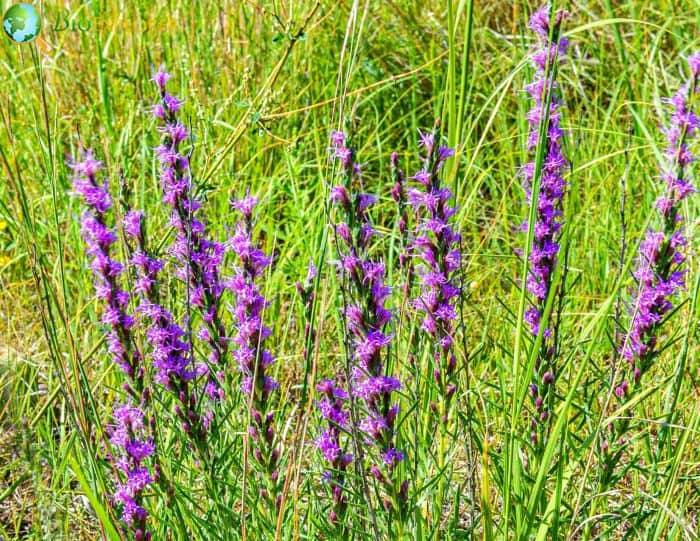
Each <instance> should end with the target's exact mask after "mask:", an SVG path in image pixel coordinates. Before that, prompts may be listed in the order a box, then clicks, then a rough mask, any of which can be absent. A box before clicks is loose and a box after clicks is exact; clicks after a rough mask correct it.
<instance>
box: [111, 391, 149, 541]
mask: <svg viewBox="0 0 700 541" xmlns="http://www.w3.org/2000/svg"><path fill="white" fill-rule="evenodd" d="M108 431H109V435H110V438H109V439H110V442H111V444H112V447H113V451H114V457H115V459H116V464H117V468H118V469H119V470H120V471H121V472H122V474H123V476H124V478H125V479H126V480H125V482H123V483H120V484H118V485H117V487H116V491H115V493H114V495H113V496H112V500H113V501H114V502H115V503H116V504H117V505H120V506H121V509H122V517H121V518H122V521H123V522H124V523H125V524H126V525H127V527H128V528H129V529H130V530H131V531H133V532H138V531H141V532H144V531H145V529H146V519H147V518H148V513H147V512H146V510H145V509H144V508H143V506H142V504H141V502H142V495H143V492H144V490H145V489H146V488H147V487H148V485H150V484H152V483H153V478H152V476H151V474H150V472H149V470H148V467H147V466H146V463H147V459H148V458H149V457H151V456H152V455H153V453H154V451H155V446H154V444H153V439H152V438H150V437H148V436H147V435H146V433H147V430H146V427H145V426H144V413H143V410H142V409H141V408H138V407H134V406H132V405H131V404H124V405H121V406H118V407H117V408H115V410H114V425H112V426H110V427H108Z"/></svg>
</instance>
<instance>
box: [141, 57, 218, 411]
mask: <svg viewBox="0 0 700 541" xmlns="http://www.w3.org/2000/svg"><path fill="white" fill-rule="evenodd" d="M170 78H171V75H170V74H169V73H167V72H166V71H165V70H164V69H163V68H161V69H160V70H159V71H158V72H157V73H156V74H155V76H154V77H153V80H154V81H155V83H156V85H157V87H158V90H159V93H160V102H159V103H157V104H156V105H154V106H153V107H152V109H151V111H152V113H153V115H154V116H155V117H156V118H157V119H159V120H160V121H161V122H162V123H161V125H160V126H159V128H158V130H159V131H160V132H161V134H162V136H163V139H162V142H161V144H160V145H159V146H158V147H157V149H156V154H157V156H158V161H159V162H160V175H159V179H160V182H161V188H162V192H163V202H165V203H166V204H167V205H169V206H170V207H171V208H172V212H171V215H170V225H171V226H172V227H173V228H174V230H175V240H174V241H173V243H172V245H171V247H170V255H172V256H173V257H174V258H175V260H176V261H177V268H176V276H177V277H178V278H179V279H180V280H182V281H183V282H184V283H185V285H186V287H187V303H188V305H190V306H194V307H196V308H198V310H199V312H200V314H201V316H202V320H203V324H202V326H201V327H200V328H199V329H198V330H197V332H196V334H195V335H196V337H197V338H198V339H200V340H201V341H202V342H203V343H204V344H206V346H207V348H208V349H209V351H210V353H209V359H208V360H209V364H208V365H206V364H201V365H200V366H198V367H197V368H196V370H197V372H198V373H200V372H201V373H207V374H208V378H207V384H206V388H205V390H206V393H207V395H208V396H209V398H210V399H211V400H213V401H216V400H218V399H220V398H221V397H222V396H223V389H222V388H221V385H220V383H219V382H220V381H221V380H222V379H223V377H224V373H223V363H224V362H225V360H226V356H227V352H228V341H227V337H226V330H225V326H224V324H223V322H222V321H221V316H220V305H221V295H222V293H223V290H224V287H223V284H222V281H221V278H220V267H221V264H222V261H223V256H224V246H223V244H222V243H220V242H217V241H216V240H212V239H209V238H208V237H207V234H206V219H205V217H204V215H203V213H202V211H201V210H200V209H201V206H202V205H201V202H200V201H199V200H198V199H197V197H196V196H195V194H194V185H193V182H192V176H191V172H190V156H189V155H188V154H186V153H185V152H184V151H183V148H182V147H183V143H184V142H185V141H186V140H187V138H188V137H189V131H188V129H187V127H186V126H185V125H184V124H183V123H182V122H181V121H180V120H179V119H178V116H177V114H178V111H179V110H180V107H181V106H182V101H181V100H180V99H179V98H177V97H175V96H173V95H172V94H170V93H169V92H168V91H167V90H166V85H167V82H168V80H169V79H170ZM212 371H215V373H212ZM206 417H207V422H209V421H210V420H211V417H212V414H211V413H210V412H209V413H207V414H206Z"/></svg>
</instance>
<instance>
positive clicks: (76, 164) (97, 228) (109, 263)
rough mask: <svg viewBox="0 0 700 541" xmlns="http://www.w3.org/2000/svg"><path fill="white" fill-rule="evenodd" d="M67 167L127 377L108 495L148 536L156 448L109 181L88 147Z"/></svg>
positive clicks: (109, 331)
mask: <svg viewBox="0 0 700 541" xmlns="http://www.w3.org/2000/svg"><path fill="white" fill-rule="evenodd" d="M69 167H70V168H71V169H73V171H74V173H75V178H74V180H73V190H74V192H73V193H74V194H76V195H79V196H81V197H82V199H83V201H84V203H85V205H86V206H87V209H86V210H85V212H84V213H83V217H82V220H81V231H82V234H83V239H84V241H85V243H86V245H87V250H86V252H87V254H88V256H90V257H91V258H92V260H91V263H90V267H91V269H92V271H93V276H94V283H95V296H96V297H97V298H98V299H99V300H100V301H101V302H102V303H103V305H104V312H103V316H102V323H103V324H104V325H105V326H106V331H105V333H106V343H107V349H108V351H109V353H110V355H111V357H112V360H113V362H114V363H115V364H117V365H118V366H119V367H120V368H121V369H122V370H123V372H124V373H125V374H126V376H127V383H126V384H125V385H124V388H125V389H126V390H127V392H128V394H129V401H128V403H127V404H126V405H123V406H117V407H116V408H115V409H114V420H115V425H114V426H112V427H111V428H110V430H109V432H110V441H111V443H112V446H113V450H112V453H111V455H112V457H113V459H114V461H115V463H116V467H117V469H118V470H119V471H120V472H121V474H120V477H121V479H119V480H117V483H116V487H115V492H114V494H113V495H112V496H111V499H112V501H113V502H114V503H115V504H116V505H117V506H119V507H120V508H121V520H122V522H124V524H125V529H127V530H130V531H132V532H139V531H140V532H142V537H143V535H148V536H150V532H147V531H146V521H147V518H148V513H147V512H146V509H145V508H144V507H143V505H142V504H143V502H142V494H143V492H144V491H145V490H146V488H147V487H148V485H150V484H151V483H152V482H153V479H152V478H151V474H150V472H149V469H148V466H147V463H148V459H149V457H151V455H153V453H154V451H155V447H154V444H153V440H152V438H151V437H150V436H149V435H148V430H147V428H146V427H144V422H143V419H144V411H143V408H144V407H145V406H146V405H147V403H148V390H147V389H146V388H145V383H144V367H143V356H142V354H141V352H140V351H139V348H138V346H137V343H136V341H135V339H134V336H133V326H134V323H135V321H134V317H133V316H132V315H130V314H129V312H128V305H129V301H130V300H131V296H130V294H129V293H128V292H127V291H125V290H123V289H122V288H121V286H120V278H121V275H122V272H123V266H122V264H121V263H119V262H117V261H116V260H114V259H113V258H112V255H111V253H112V245H113V244H114V243H115V242H116V241H117V235H116V233H115V232H114V231H113V229H112V228H110V227H109V226H108V225H107V220H108V212H109V211H110V210H111V207H112V199H111V197H110V194H109V188H108V185H107V183H106V182H105V183H104V184H100V183H99V181H98V180H97V174H98V172H99V171H100V170H101V169H102V163H101V162H100V161H98V160H96V159H95V158H94V156H93V154H92V152H91V151H90V150H86V151H85V152H84V153H83V159H82V161H71V163H69ZM140 220H141V216H140V215H138V214H131V213H129V214H128V215H127V216H126V217H125V221H124V229H125V231H127V232H129V231H132V232H134V234H135V235H138V234H140ZM137 227H138V229H139V231H138V232H137V231H136V228H137ZM132 404H138V406H134V405H132ZM143 532H146V533H145V534H144V533H143Z"/></svg>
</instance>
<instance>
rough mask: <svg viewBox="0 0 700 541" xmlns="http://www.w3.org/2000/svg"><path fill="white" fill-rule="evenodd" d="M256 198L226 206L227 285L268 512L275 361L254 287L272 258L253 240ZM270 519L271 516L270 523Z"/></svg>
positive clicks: (273, 503) (277, 487) (273, 489)
mask: <svg viewBox="0 0 700 541" xmlns="http://www.w3.org/2000/svg"><path fill="white" fill-rule="evenodd" d="M257 203H258V200H257V198H255V197H253V196H251V195H246V196H245V197H244V198H242V199H239V200H237V201H234V202H233V203H232V207H233V209H234V210H236V211H238V213H239V214H240V215H241V220H240V221H239V222H238V223H237V224H236V226H235V231H234V234H233V236H232V237H231V239H230V247H231V250H232V251H233V252H234V253H235V254H236V258H237V259H236V263H235V267H234V275H233V276H232V277H231V279H230V280H229V281H228V283H227V287H228V288H229V289H230V290H231V291H232V292H233V295H234V306H233V308H232V314H233V319H234V328H235V335H234V337H233V344H234V351H233V357H234V359H235V361H236V363H237V366H238V369H239V370H240V372H241V374H242V375H243V380H242V383H241V390H242V391H243V392H244V393H246V394H247V395H249V397H250V399H249V404H250V412H249V413H250V425H249V427H248V431H249V434H250V437H251V439H252V441H253V457H254V459H255V462H256V464H257V465H258V468H259V471H260V472H261V473H262V475H263V476H264V483H265V485H266V488H263V489H261V490H260V495H261V497H263V498H264V499H265V500H266V502H267V504H266V508H267V509H269V510H274V509H276V508H277V507H278V506H279V504H280V501H281V488H282V480H281V478H280V475H279V457H280V455H279V449H278V446H277V441H276V436H275V413H274V401H273V398H272V393H273V391H275V390H276V389H277V388H278V387H279V383H278V382H277V381H276V380H275V379H274V378H273V377H272V376H271V375H270V369H271V366H272V364H273V363H274V362H275V358H274V356H273V355H272V353H271V352H270V350H269V349H267V348H266V346H265V343H266V341H267V339H268V338H269V337H270V335H271V334H272V330H271V329H270V328H269V327H268V326H267V325H265V324H264V322H263V315H264V312H265V309H266V308H267V306H268V305H269V302H268V301H267V299H266V298H265V296H264V295H263V294H262V292H261V290H260V285H259V283H260V282H261V280H262V278H263V277H264V273H265V270H266V269H267V268H268V267H269V265H270V264H271V262H272V259H271V258H270V257H269V256H267V255H265V253H264V252H263V251H262V250H260V248H258V245H257V244H258V243H257V241H256V240H255V238H254V211H255V206H256V205H257ZM273 517H274V514H271V516H270V517H268V518H270V519H272V518H273Z"/></svg>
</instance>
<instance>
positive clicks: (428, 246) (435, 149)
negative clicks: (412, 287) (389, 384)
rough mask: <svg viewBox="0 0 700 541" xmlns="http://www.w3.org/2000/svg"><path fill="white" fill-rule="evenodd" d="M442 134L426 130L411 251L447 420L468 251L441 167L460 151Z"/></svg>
mask: <svg viewBox="0 0 700 541" xmlns="http://www.w3.org/2000/svg"><path fill="white" fill-rule="evenodd" d="M437 134H438V132H437V130H436V132H435V133H421V134H420V146H422V147H423V148H424V149H425V156H424V157H423V167H422V168H421V170H420V171H418V172H417V173H416V174H415V175H414V176H413V177H411V179H413V180H415V181H416V182H417V183H418V187H413V188H410V189H409V190H408V201H409V203H410V204H411V206H412V207H413V209H414V211H415V215H416V219H415V222H416V225H415V229H414V235H413V238H412V239H411V242H410V253H411V254H412V256H413V266H414V268H415V273H416V275H417V278H418V284H419V286H420V293H419V295H418V297H416V298H415V299H413V301H412V305H413V307H414V308H415V309H416V311H417V312H418V314H419V316H420V318H421V329H422V331H423V332H424V333H425V335H426V336H427V337H428V340H429V344H430V349H431V351H430V354H431V359H432V362H433V363H434V364H433V376H434V378H435V382H436V384H437V386H438V389H439V394H440V398H441V399H440V402H441V403H440V405H436V404H434V405H433V406H434V407H435V408H436V409H437V410H438V411H439V415H440V423H441V424H445V423H447V420H448V412H449V407H450V403H451V400H452V397H453V396H454V393H455V391H456V389H457V384H456V380H455V376H456V367H457V359H456V357H455V354H454V347H453V344H454V332H455V324H456V322H457V310H456V303H457V301H458V299H459V296H460V292H461V277H460V272H461V267H462V256H461V251H460V241H461V237H460V235H459V233H458V232H457V231H456V230H455V228H454V219H453V217H454V215H455V213H456V212H457V208H456V207H454V206H452V205H451V204H450V201H451V199H452V192H451V191H450V189H449V188H447V187H445V186H444V185H443V183H442V180H441V179H440V170H441V169H442V166H443V165H444V164H445V160H447V159H448V158H450V157H451V156H453V155H454V150H453V149H451V148H448V147H446V146H439V145H438V144H436V136H437Z"/></svg>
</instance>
